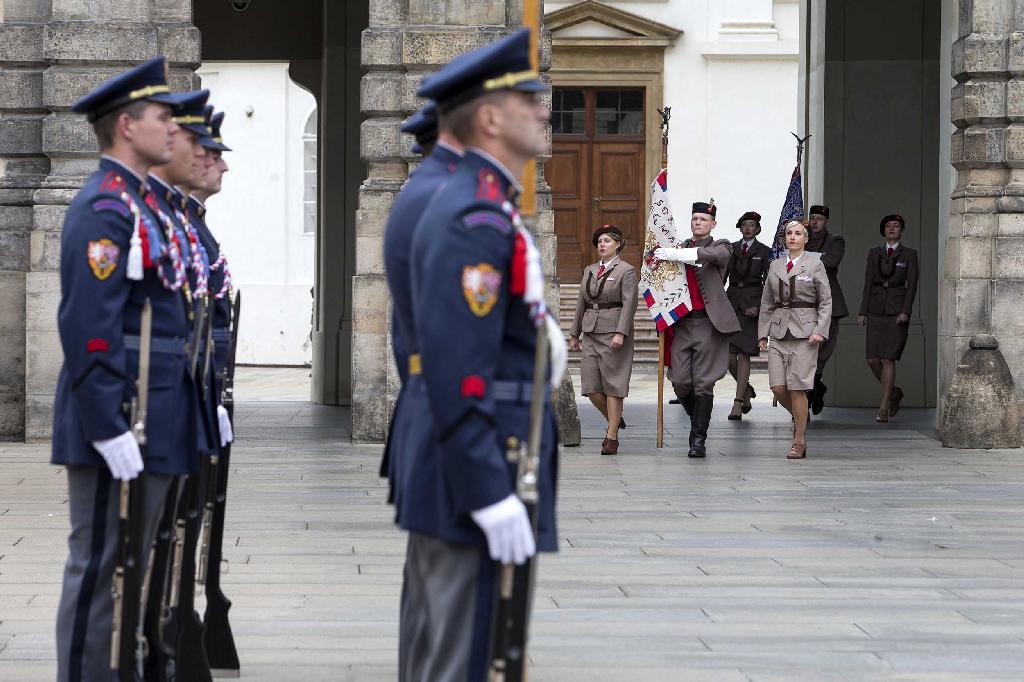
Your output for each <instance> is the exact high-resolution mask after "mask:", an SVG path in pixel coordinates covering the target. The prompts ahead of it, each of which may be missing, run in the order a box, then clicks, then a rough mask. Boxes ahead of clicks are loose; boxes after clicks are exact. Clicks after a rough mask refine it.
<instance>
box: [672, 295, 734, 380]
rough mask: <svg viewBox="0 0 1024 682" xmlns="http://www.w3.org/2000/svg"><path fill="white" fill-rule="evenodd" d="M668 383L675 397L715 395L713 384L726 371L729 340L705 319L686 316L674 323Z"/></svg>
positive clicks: (704, 317) (705, 317)
mask: <svg viewBox="0 0 1024 682" xmlns="http://www.w3.org/2000/svg"><path fill="white" fill-rule="evenodd" d="M671 353H672V356H671V357H672V367H671V369H670V370H669V379H670V380H671V381H672V388H673V389H675V394H676V396H677V397H678V398H680V399H682V398H684V397H685V396H686V395H687V394H690V393H693V394H694V395H714V394H715V383H717V382H718V380H719V379H721V378H722V377H724V376H725V373H726V372H727V371H728V370H729V338H728V337H727V336H725V334H722V333H721V332H719V331H718V330H717V329H715V326H714V325H713V324H711V320H710V319H708V318H707V316H702V317H698V316H694V315H692V314H691V315H687V316H686V317H684V318H683V319H681V320H679V322H676V333H675V336H674V337H673V338H672V349H671Z"/></svg>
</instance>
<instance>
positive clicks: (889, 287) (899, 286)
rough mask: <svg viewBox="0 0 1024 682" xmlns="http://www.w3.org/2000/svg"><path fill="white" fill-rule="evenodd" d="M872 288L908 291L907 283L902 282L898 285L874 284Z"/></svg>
mask: <svg viewBox="0 0 1024 682" xmlns="http://www.w3.org/2000/svg"><path fill="white" fill-rule="evenodd" d="M871 286H873V287H882V288H883V289H906V288H907V283H906V282H900V283H899V284H897V283H896V282H872V283H871Z"/></svg>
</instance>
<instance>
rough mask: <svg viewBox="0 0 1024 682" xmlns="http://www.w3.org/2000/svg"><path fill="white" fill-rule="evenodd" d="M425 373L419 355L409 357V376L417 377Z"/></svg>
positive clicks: (414, 354)
mask: <svg viewBox="0 0 1024 682" xmlns="http://www.w3.org/2000/svg"><path fill="white" fill-rule="evenodd" d="M422 373H423V363H422V361H421V360H420V354H419V353H413V354H412V355H410V356H409V376H416V375H418V374H422Z"/></svg>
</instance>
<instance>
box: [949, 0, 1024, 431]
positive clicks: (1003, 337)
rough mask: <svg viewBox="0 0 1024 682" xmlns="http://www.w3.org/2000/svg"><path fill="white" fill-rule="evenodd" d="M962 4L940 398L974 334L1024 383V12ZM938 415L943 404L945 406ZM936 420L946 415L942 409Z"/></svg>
mask: <svg viewBox="0 0 1024 682" xmlns="http://www.w3.org/2000/svg"><path fill="white" fill-rule="evenodd" d="M1021 7H1022V6H1021V3H1020V2H1010V1H1009V0H959V3H958V11H959V17H958V18H959V33H958V39H957V40H956V42H955V43H954V44H953V54H952V69H953V77H954V78H955V79H956V85H955V86H954V88H953V92H952V101H951V108H952V119H953V124H954V125H955V126H956V132H955V133H954V134H953V139H952V145H951V157H952V163H953V166H954V168H955V169H956V173H957V183H956V189H955V190H954V193H953V195H952V201H951V204H950V213H951V215H950V219H949V232H948V235H947V238H946V257H945V263H944V264H943V267H944V273H943V279H942V282H941V286H940V299H939V309H940V315H939V335H940V339H939V398H940V401H942V400H943V399H944V396H945V393H946V391H947V389H948V387H949V385H950V382H951V380H952V376H953V372H954V370H955V369H956V367H957V364H958V363H959V361H960V358H961V357H962V356H963V354H964V351H966V350H967V346H968V343H969V341H970V339H971V337H972V336H974V335H976V334H992V335H994V336H995V337H996V338H998V339H999V350H1000V351H1001V352H1002V353H1003V355H1004V357H1005V359H1006V361H1007V364H1008V365H1009V368H1010V372H1011V374H1012V375H1013V379H1014V382H1015V383H1016V385H1017V387H1018V391H1019V390H1020V387H1021V386H1022V384H1024V316H1022V315H1021V314H1020V302H1021V301H1022V300H1024V11H1022V9H1021ZM940 408H941V404H940ZM939 413H940V414H941V413H942V411H941V409H940V411H939Z"/></svg>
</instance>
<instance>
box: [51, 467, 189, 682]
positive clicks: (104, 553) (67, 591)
mask: <svg viewBox="0 0 1024 682" xmlns="http://www.w3.org/2000/svg"><path fill="white" fill-rule="evenodd" d="M67 473H68V502H69V507H70V515H71V535H70V536H69V537H68V560H67V563H66V564H65V565H64V583H63V586H62V588H61V595H60V604H59V606H58V607H57V680H58V682H96V681H101V680H102V681H103V682H109V681H110V680H113V679H115V678H114V675H113V673H112V671H111V670H110V638H111V628H112V627H113V613H114V602H113V598H112V596H111V588H112V586H113V576H114V567H115V565H116V564H117V558H118V556H117V555H118V540H117V531H118V502H119V499H120V481H115V480H113V478H111V476H110V471H109V470H107V469H106V468H97V467H90V466H69V467H67ZM172 478H173V477H171V476H160V475H156V474H143V477H142V481H143V503H142V506H143V514H144V531H145V534H144V536H143V544H142V546H143V547H145V548H146V550H147V551H145V552H143V553H142V567H141V570H142V572H143V574H144V573H145V570H146V563H147V562H148V560H149V551H148V548H149V546H150V545H151V544H152V543H153V539H154V537H155V536H156V527H157V524H158V523H159V521H160V514H161V512H162V511H163V503H164V496H165V495H166V494H167V490H168V488H169V487H170V484H171V479H172ZM140 621H141V619H140Z"/></svg>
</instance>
